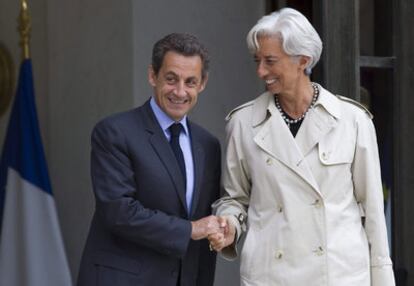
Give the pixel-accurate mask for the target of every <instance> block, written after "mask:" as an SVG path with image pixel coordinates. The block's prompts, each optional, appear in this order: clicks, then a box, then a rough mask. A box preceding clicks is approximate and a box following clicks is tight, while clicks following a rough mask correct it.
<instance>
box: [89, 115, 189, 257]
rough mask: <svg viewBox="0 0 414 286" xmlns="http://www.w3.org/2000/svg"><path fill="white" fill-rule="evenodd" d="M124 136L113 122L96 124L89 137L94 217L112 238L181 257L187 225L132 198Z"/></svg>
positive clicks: (130, 168)
mask: <svg viewBox="0 0 414 286" xmlns="http://www.w3.org/2000/svg"><path fill="white" fill-rule="evenodd" d="M128 150H129V149H128V146H127V140H126V134H123V133H122V130H121V128H119V126H117V125H116V124H115V123H114V122H112V121H109V120H105V121H102V122H101V123H99V124H98V125H97V126H96V127H95V129H94V131H93V133H92V152H91V176H92V184H93V189H94V194H95V199H96V213H97V215H98V217H99V219H100V220H101V221H102V222H103V224H104V225H105V227H106V228H107V229H108V231H110V232H111V233H113V234H114V235H116V236H119V237H121V238H123V239H126V240H128V241H131V242H133V243H137V244H139V245H141V246H144V247H148V248H151V249H154V250H156V251H158V252H161V253H163V254H166V255H170V256H175V257H183V256H184V254H185V252H186V249H187V247H188V243H189V241H190V237H191V223H190V222H189V221H187V220H185V219H181V218H179V217H176V216H172V215H168V214H166V213H164V212H162V211H160V210H157V209H148V208H146V207H145V206H144V205H142V204H141V203H140V201H138V200H137V199H136V198H135V195H134V194H135V192H136V191H137V190H136V188H137V187H136V183H135V178H136V176H139V174H135V173H134V171H133V166H132V162H131V160H130V157H129V154H128V152H129V151H128Z"/></svg>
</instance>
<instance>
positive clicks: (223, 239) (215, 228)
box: [191, 215, 236, 252]
mask: <svg viewBox="0 0 414 286" xmlns="http://www.w3.org/2000/svg"><path fill="white" fill-rule="evenodd" d="M191 226H192V230H191V238H192V239H193V240H200V239H204V238H207V239H208V240H209V242H210V250H211V251H213V250H215V251H217V252H219V251H221V250H222V249H223V248H225V247H227V246H229V245H231V244H232V243H233V242H234V239H235V235H236V228H235V226H234V225H233V224H232V223H231V222H230V220H229V219H228V217H227V216H214V215H211V216H207V217H203V218H202V219H199V220H196V221H192V222H191Z"/></svg>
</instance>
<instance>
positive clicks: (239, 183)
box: [213, 117, 251, 260]
mask: <svg viewBox="0 0 414 286" xmlns="http://www.w3.org/2000/svg"><path fill="white" fill-rule="evenodd" d="M242 130H243V126H242V122H241V121H240V120H238V119H237V117H233V118H232V119H231V120H230V121H229V122H228V124H227V126H226V147H225V160H224V163H223V177H222V181H223V188H224V195H223V197H222V198H221V199H219V200H218V201H216V202H215V203H214V204H213V212H214V213H215V214H216V215H219V216H228V218H229V220H230V223H231V224H233V225H234V226H235V227H236V233H237V234H236V235H237V237H236V241H238V240H239V239H240V237H241V235H242V234H243V232H244V231H245V230H246V218H247V209H248V204H249V200H250V188H251V183H250V176H249V172H248V168H247V163H246V159H245V157H244V154H243V147H242V134H241V132H242ZM240 217H243V218H244V220H243V222H242V223H240V221H239V220H238V219H237V218H240ZM236 246H237V245H236V243H234V244H233V245H231V246H229V247H226V248H224V249H223V250H222V252H221V254H222V256H223V257H224V258H226V259H228V260H233V259H235V258H236V257H237V255H238V254H237V247H236Z"/></svg>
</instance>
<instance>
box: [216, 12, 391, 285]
mask: <svg viewBox="0 0 414 286" xmlns="http://www.w3.org/2000/svg"><path fill="white" fill-rule="evenodd" d="M247 43H248V47H249V49H250V51H251V52H252V54H253V55H254V59H255V61H256V63H257V74H258V76H259V78H261V79H262V80H264V82H265V84H266V87H267V92H265V93H263V94H262V95H260V96H259V97H258V98H256V99H255V100H253V101H251V102H248V103H246V104H244V105H242V106H239V107H237V108H236V109H234V110H233V111H232V112H231V113H230V114H229V116H228V117H227V120H228V123H227V127H226V133H227V143H226V144H227V146H226V160H225V165H224V170H223V171H224V174H223V184H224V189H225V196H224V197H223V198H222V199H220V200H219V201H217V202H216V203H215V204H214V206H213V207H214V209H215V212H216V214H217V215H219V216H220V217H221V220H222V226H223V227H225V233H224V234H220V233H217V234H213V235H210V237H209V239H210V244H211V247H212V248H214V249H215V250H217V251H221V252H222V255H223V256H224V257H226V258H229V259H232V258H235V257H236V256H237V255H238V253H237V243H236V242H237V241H238V240H239V238H240V236H241V235H242V234H243V233H246V234H245V235H246V238H245V242H244V246H243V248H242V250H241V269H240V272H241V284H242V285H245V286H247V285H249V286H253V285H258V286H259V285H260V286H271V285H278V286H279V285H280V286H303V285H306V286H325V285H329V286H393V285H394V284H395V282H394V277H393V271H392V262H391V259H390V257H389V251H388V243H387V235H386V226H385V219H384V213H383V196H382V185H381V174H380V165H379V159H378V148H377V142H376V134H375V129H374V126H373V123H372V120H371V114H370V113H369V111H368V110H366V109H365V108H364V107H363V106H361V105H360V104H359V103H357V102H354V101H352V100H350V99H347V98H346V97H341V96H336V95H333V94H332V93H330V92H329V91H327V90H325V89H324V88H323V87H322V86H320V85H319V84H316V83H312V82H311V81H310V78H309V75H310V71H311V70H312V68H313V67H314V66H315V64H316V63H317V62H318V60H319V57H320V54H321V51H322V43H321V40H320V38H319V36H318V34H317V32H316V31H315V29H314V28H313V27H312V25H311V24H310V23H309V22H308V20H307V19H306V18H305V17H304V16H303V15H302V14H300V13H299V12H298V11H296V10H293V9H290V8H285V9H282V10H280V11H278V12H275V13H272V14H270V15H268V16H265V17H263V18H262V19H260V20H259V22H258V23H257V24H256V25H255V26H254V27H253V28H252V30H251V31H250V32H249V34H248V36H247Z"/></svg>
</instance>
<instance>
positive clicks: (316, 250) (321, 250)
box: [313, 246, 324, 256]
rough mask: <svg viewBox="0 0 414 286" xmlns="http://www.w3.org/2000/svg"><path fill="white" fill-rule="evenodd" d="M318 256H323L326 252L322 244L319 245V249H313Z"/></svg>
mask: <svg viewBox="0 0 414 286" xmlns="http://www.w3.org/2000/svg"><path fill="white" fill-rule="evenodd" d="M313 253H315V254H316V255H317V256H322V255H323V254H324V250H323V247H322V246H319V247H318V248H317V249H315V250H314V251H313Z"/></svg>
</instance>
